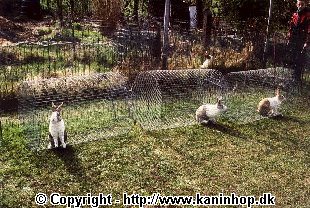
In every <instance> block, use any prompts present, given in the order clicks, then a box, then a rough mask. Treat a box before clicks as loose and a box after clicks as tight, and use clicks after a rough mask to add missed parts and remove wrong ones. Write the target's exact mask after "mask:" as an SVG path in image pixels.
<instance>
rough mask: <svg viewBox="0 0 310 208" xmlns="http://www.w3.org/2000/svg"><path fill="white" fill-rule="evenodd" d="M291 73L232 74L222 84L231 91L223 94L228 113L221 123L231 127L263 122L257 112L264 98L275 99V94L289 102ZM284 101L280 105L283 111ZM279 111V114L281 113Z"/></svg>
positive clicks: (283, 70)
mask: <svg viewBox="0 0 310 208" xmlns="http://www.w3.org/2000/svg"><path fill="white" fill-rule="evenodd" d="M291 73H292V72H291V70H290V69H288V68H283V67H275V68H267V69H258V70H249V71H242V72H231V73H228V74H226V75H225V78H224V79H225V81H226V82H227V85H228V86H230V87H229V89H232V91H230V92H228V93H226V96H227V97H226V99H225V101H226V102H225V103H226V105H227V107H228V108H229V110H228V111H227V113H226V114H224V115H223V118H224V119H227V120H228V121H231V122H234V123H250V122H254V121H255V120H259V119H262V118H265V117H263V116H261V115H260V114H259V113H258V112H257V108H258V104H259V102H260V101H261V100H262V99H263V98H269V97H275V96H276V95H275V91H276V90H277V89H279V90H280V94H282V95H284V97H286V99H289V96H290V92H291V89H293V85H292V84H293V81H292V78H291ZM285 105H286V103H285V101H284V102H283V103H282V104H281V108H282V110H283V109H285ZM280 111H281V110H280Z"/></svg>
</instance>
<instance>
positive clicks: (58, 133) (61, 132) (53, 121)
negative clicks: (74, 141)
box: [48, 103, 67, 149]
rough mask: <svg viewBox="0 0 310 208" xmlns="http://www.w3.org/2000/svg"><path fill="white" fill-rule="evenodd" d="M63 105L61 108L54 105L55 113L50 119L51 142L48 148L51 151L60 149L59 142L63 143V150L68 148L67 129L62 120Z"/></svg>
mask: <svg viewBox="0 0 310 208" xmlns="http://www.w3.org/2000/svg"><path fill="white" fill-rule="evenodd" d="M62 105H63V103H61V104H60V105H59V106H55V105H54V103H52V108H53V112H52V115H51V117H50V124H49V129H48V130H49V135H48V137H49V140H50V143H49V145H48V148H49V149H51V148H53V147H55V148H56V147H58V142H59V141H60V142H61V145H62V147H63V148H66V146H67V145H66V143H65V142H66V141H67V132H66V129H65V122H64V120H63V119H62V118H61V114H60V113H61V106H62Z"/></svg>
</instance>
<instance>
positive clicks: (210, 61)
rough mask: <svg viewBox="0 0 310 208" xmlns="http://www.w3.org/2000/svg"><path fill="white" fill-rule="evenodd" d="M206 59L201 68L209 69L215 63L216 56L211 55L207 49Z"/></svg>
mask: <svg viewBox="0 0 310 208" xmlns="http://www.w3.org/2000/svg"><path fill="white" fill-rule="evenodd" d="M205 57H206V60H205V61H204V62H203V64H202V65H201V66H200V68H201V69H209V68H210V67H212V65H213V60H214V57H213V56H211V55H210V54H209V53H208V52H207V51H206V52H205Z"/></svg>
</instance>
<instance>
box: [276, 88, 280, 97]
mask: <svg viewBox="0 0 310 208" xmlns="http://www.w3.org/2000/svg"><path fill="white" fill-rule="evenodd" d="M279 95H280V88H279V87H278V88H277V89H276V96H279Z"/></svg>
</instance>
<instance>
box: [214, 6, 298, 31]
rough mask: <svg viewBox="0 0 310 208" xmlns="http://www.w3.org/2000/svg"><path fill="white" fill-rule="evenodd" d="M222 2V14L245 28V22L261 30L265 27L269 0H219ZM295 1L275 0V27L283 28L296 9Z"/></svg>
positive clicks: (273, 22) (273, 11) (273, 20)
mask: <svg viewBox="0 0 310 208" xmlns="http://www.w3.org/2000/svg"><path fill="white" fill-rule="evenodd" d="M218 1H219V4H220V10H221V13H220V14H221V16H222V17H224V18H226V19H228V20H230V21H234V22H236V21H237V22H239V23H240V24H239V25H240V26H241V27H242V28H244V24H246V25H248V26H250V27H251V26H252V27H255V28H256V29H258V30H259V31H261V29H262V28H265V26H266V24H267V18H268V8H269V1H268V0H230V1H227V0H218ZM294 3H295V2H294V1H283V0H274V3H273V10H272V17H273V18H272V20H271V23H272V26H273V28H281V27H282V28H283V26H284V27H286V26H287V22H288V20H289V18H290V16H291V13H292V9H294Z"/></svg>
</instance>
